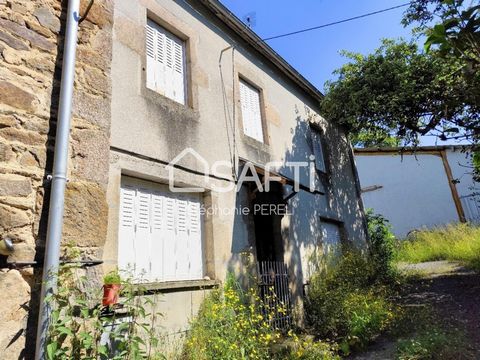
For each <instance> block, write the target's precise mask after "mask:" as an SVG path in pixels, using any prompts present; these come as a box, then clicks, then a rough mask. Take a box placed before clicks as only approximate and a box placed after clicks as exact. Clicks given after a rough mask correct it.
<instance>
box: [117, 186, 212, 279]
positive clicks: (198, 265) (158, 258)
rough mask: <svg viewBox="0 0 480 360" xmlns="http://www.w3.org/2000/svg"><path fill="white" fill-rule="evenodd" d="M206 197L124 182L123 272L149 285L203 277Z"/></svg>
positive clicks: (120, 256) (121, 211) (120, 240)
mask: <svg viewBox="0 0 480 360" xmlns="http://www.w3.org/2000/svg"><path fill="white" fill-rule="evenodd" d="M200 205H201V201H200V197H199V196H198V195H192V194H174V193H171V192H168V190H167V189H166V188H165V187H164V186H161V185H156V184H154V183H148V182H145V181H138V180H134V179H124V181H122V188H121V206H120V228H119V267H120V268H121V269H128V268H130V269H133V270H134V274H133V275H134V276H135V278H137V279H139V278H140V277H142V278H143V279H144V280H146V281H174V280H192V279H201V278H202V277H203V250H202V249H203V247H202V223H201V214H200Z"/></svg>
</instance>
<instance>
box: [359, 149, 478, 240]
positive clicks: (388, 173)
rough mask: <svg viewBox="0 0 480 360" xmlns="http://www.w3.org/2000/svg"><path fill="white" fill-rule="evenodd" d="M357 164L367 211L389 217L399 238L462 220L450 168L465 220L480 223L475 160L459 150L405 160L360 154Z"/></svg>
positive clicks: (422, 152) (383, 153) (425, 152)
mask: <svg viewBox="0 0 480 360" xmlns="http://www.w3.org/2000/svg"><path fill="white" fill-rule="evenodd" d="M441 150H444V151H445V152H444V154H445V155H446V159H447V160H448V163H447V164H445V163H444V161H443V160H442V156H441ZM356 164H357V169H358V173H359V177H360V183H361V187H362V190H363V193H362V198H363V201H364V205H365V207H366V208H372V209H373V210H374V211H375V212H376V213H379V214H382V215H383V216H385V217H386V218H387V219H388V220H389V221H390V223H391V225H392V227H393V231H394V233H395V235H396V236H397V237H399V238H403V237H405V236H406V235H407V234H408V233H409V232H410V231H411V230H414V229H421V228H431V227H434V226H438V225H444V224H448V223H452V222H457V221H460V214H459V211H458V210H457V207H456V205H455V201H454V197H455V196H454V194H453V193H452V189H451V187H450V184H449V178H448V175H447V168H448V167H450V169H451V173H452V177H451V178H452V179H453V180H454V181H453V183H455V186H454V188H456V192H457V194H458V198H459V200H460V203H461V204H462V209H463V212H464V213H465V217H466V218H467V220H470V221H472V220H477V221H478V219H479V218H480V211H479V209H480V208H479V206H480V204H479V202H478V197H477V198H475V197H474V196H472V194H473V193H474V192H475V188H476V189H477V192H478V191H479V190H480V186H479V184H477V185H475V183H474V181H473V179H472V174H471V172H472V169H471V168H470V157H469V156H468V155H467V154H466V153H465V152H462V151H461V149H460V148H459V147H452V148H440V147H438V148H428V149H427V148H420V149H417V152H416V153H415V154H414V153H412V152H406V153H404V154H403V156H402V155H400V154H399V153H398V152H397V151H392V150H391V149H388V150H377V151H372V150H369V149H359V150H357V151H356ZM445 165H447V167H446V166H445Z"/></svg>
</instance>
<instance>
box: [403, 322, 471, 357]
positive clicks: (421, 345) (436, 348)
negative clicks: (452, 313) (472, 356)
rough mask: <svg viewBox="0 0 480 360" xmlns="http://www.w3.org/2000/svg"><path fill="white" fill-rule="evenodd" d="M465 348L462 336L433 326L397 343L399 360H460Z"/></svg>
mask: <svg viewBox="0 0 480 360" xmlns="http://www.w3.org/2000/svg"><path fill="white" fill-rule="evenodd" d="M463 347H464V344H463V339H462V337H461V336H460V334H458V333H456V332H453V331H448V330H445V329H443V328H441V327H437V326H433V327H430V328H428V329H423V330H422V331H420V332H418V333H416V334H414V335H412V336H411V337H409V338H406V339H401V340H399V341H398V342H397V347H396V358H397V359H398V360H430V359H442V360H450V359H451V360H453V359H458V355H459V354H458V352H459V349H462V348H463Z"/></svg>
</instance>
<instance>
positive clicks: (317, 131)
mask: <svg viewBox="0 0 480 360" xmlns="http://www.w3.org/2000/svg"><path fill="white" fill-rule="evenodd" d="M316 136H318V139H319V140H320V149H321V151H322V162H323V168H324V170H321V169H318V167H317V154H316V151H315V137H316ZM310 141H311V143H312V144H311V145H312V146H311V150H312V154H313V155H314V156H315V170H316V172H317V174H319V175H320V176H322V177H325V176H328V175H329V174H330V172H331V169H330V161H329V156H328V148H327V146H326V144H325V131H324V130H323V129H322V128H321V127H319V126H317V125H315V124H310Z"/></svg>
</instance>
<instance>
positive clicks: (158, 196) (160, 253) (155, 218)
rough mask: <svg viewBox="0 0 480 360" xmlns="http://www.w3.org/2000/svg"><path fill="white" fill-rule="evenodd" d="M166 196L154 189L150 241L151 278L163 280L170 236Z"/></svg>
mask: <svg viewBox="0 0 480 360" xmlns="http://www.w3.org/2000/svg"><path fill="white" fill-rule="evenodd" d="M164 207H165V196H164V195H163V193H162V192H160V191H158V190H153V191H152V217H151V218H152V224H151V225H152V226H151V233H152V236H151V241H150V268H151V271H150V279H151V280H155V281H162V280H163V278H164V266H165V262H164V261H163V259H164V257H165V256H164V254H165V249H164V243H165V240H166V239H167V238H168V235H167V234H166V232H165V228H166V218H165V208H164Z"/></svg>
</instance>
